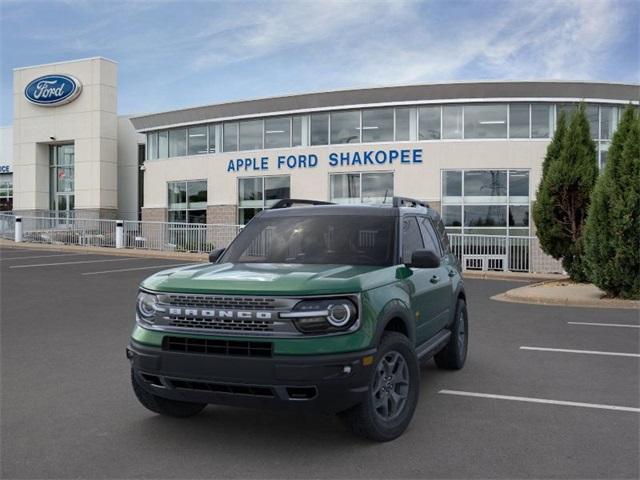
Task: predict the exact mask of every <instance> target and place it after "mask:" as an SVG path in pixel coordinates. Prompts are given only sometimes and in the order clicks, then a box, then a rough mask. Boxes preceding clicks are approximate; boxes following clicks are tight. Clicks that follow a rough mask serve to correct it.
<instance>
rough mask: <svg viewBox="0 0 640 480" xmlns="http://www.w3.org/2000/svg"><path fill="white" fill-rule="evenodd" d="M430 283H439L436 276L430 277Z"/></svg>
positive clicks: (438, 278)
mask: <svg viewBox="0 0 640 480" xmlns="http://www.w3.org/2000/svg"><path fill="white" fill-rule="evenodd" d="M429 281H430V282H431V283H438V282H439V281H440V277H439V276H437V275H434V276H433V277H431V280H429Z"/></svg>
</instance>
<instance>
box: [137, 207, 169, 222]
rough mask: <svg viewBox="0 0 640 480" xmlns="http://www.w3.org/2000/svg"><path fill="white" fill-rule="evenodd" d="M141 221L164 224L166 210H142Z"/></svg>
mask: <svg viewBox="0 0 640 480" xmlns="http://www.w3.org/2000/svg"><path fill="white" fill-rule="evenodd" d="M142 221H143V222H166V221H167V209H166V208H143V209H142Z"/></svg>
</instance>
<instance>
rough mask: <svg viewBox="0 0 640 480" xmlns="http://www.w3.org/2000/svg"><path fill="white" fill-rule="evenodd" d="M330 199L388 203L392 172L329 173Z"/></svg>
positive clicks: (343, 201) (390, 194) (346, 201)
mask: <svg viewBox="0 0 640 480" xmlns="http://www.w3.org/2000/svg"><path fill="white" fill-rule="evenodd" d="M329 184H330V185H329V190H330V193H329V195H330V200H331V201H332V202H335V203H343V204H345V203H389V202H391V199H392V198H393V173H392V172H370V173H362V172H359V173H335V174H331V175H329Z"/></svg>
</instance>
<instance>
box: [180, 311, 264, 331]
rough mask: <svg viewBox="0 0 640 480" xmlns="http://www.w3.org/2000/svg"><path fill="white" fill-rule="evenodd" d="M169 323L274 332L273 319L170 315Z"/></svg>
mask: <svg viewBox="0 0 640 480" xmlns="http://www.w3.org/2000/svg"><path fill="white" fill-rule="evenodd" d="M169 325H171V326H172V327H181V328H197V329H200V330H226V331H234V332H238V331H240V332H272V331H273V320H244V319H232V318H208V317H206V318H205V317H184V316H175V315H171V316H169Z"/></svg>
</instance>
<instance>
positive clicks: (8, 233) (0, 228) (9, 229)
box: [0, 213, 16, 240]
mask: <svg viewBox="0 0 640 480" xmlns="http://www.w3.org/2000/svg"><path fill="white" fill-rule="evenodd" d="M15 235H16V217H15V215H11V214H10V213H0V237H2V238H6V239H9V240H13V239H14V238H15Z"/></svg>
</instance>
